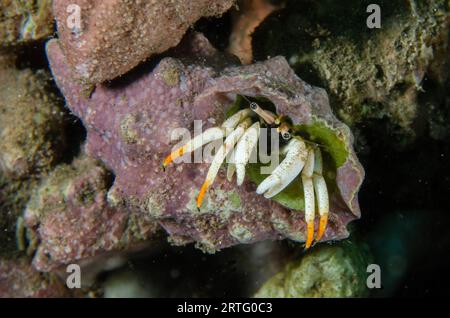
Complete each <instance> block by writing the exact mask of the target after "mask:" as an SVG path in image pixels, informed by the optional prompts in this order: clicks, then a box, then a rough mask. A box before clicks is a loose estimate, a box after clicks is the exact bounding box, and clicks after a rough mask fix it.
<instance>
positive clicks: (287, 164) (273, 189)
mask: <svg viewBox="0 0 450 318" xmlns="http://www.w3.org/2000/svg"><path fill="white" fill-rule="evenodd" d="M284 152H286V157H285V158H284V160H283V161H282V162H281V163H280V165H279V166H278V167H276V168H275V170H274V171H273V172H272V174H271V175H270V176H269V177H267V178H266V179H265V180H264V181H263V182H261V184H260V185H259V186H258V188H257V189H256V193H258V194H264V197H266V198H271V197H273V196H275V195H277V194H278V193H280V192H281V191H283V190H284V188H286V187H287V186H288V185H289V184H290V183H291V182H292V181H293V180H294V179H295V178H296V177H297V176H298V175H299V174H300V172H301V171H302V169H303V166H304V165H305V162H306V157H307V154H308V151H307V149H306V144H305V143H304V142H303V141H302V140H300V139H296V138H294V139H292V140H291V141H290V142H289V143H288V144H287V145H286V148H285V149H284Z"/></svg>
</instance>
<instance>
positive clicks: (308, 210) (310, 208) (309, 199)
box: [302, 149, 315, 249]
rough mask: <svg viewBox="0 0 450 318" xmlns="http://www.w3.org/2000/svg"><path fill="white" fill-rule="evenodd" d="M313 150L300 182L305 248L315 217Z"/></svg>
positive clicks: (311, 240) (310, 238) (308, 245)
mask: <svg viewBox="0 0 450 318" xmlns="http://www.w3.org/2000/svg"><path fill="white" fill-rule="evenodd" d="M314 161H315V160H314V150H313V149H310V150H309V152H308V158H307V159H306V163H305V166H304V167H303V170H302V184H303V192H304V198H305V220H306V224H307V236H306V243H305V248H306V249H308V248H309V247H310V246H311V244H312V242H313V238H314V218H315V215H314V214H315V199H314V185H313V173H314Z"/></svg>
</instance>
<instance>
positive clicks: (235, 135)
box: [197, 118, 252, 208]
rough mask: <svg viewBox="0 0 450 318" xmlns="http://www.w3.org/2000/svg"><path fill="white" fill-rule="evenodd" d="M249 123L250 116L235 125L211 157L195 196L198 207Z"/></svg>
mask: <svg viewBox="0 0 450 318" xmlns="http://www.w3.org/2000/svg"><path fill="white" fill-rule="evenodd" d="M251 123H252V121H251V119H250V118H247V119H245V120H244V121H243V122H242V123H240V124H239V125H238V126H237V128H236V129H235V130H233V131H232V132H231V133H230V134H229V135H228V137H227V138H226V139H225V142H224V143H223V145H222V146H220V148H219V150H218V151H217V153H216V155H215V156H214V158H213V161H212V163H211V165H210V167H209V170H208V174H207V175H206V180H205V182H204V183H203V185H202V187H201V189H200V193H199V195H198V197H197V207H198V208H200V207H201V205H202V202H203V198H204V196H205V193H206V191H207V190H208V188H209V187H210V186H211V185H212V184H213V182H214V179H215V178H216V176H217V173H218V172H219V169H220V166H221V165H222V163H223V162H224V160H225V158H226V157H227V155H228V154H229V153H230V151H232V150H233V148H234V146H235V145H236V143H237V142H238V141H239V139H240V138H241V137H242V135H243V134H244V133H245V131H246V130H247V128H248V127H249V126H250V125H251Z"/></svg>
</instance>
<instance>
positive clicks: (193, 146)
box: [163, 108, 252, 167]
mask: <svg viewBox="0 0 450 318" xmlns="http://www.w3.org/2000/svg"><path fill="white" fill-rule="evenodd" d="M251 114H252V111H251V110H250V109H249V108H247V109H243V110H241V111H239V112H237V113H236V114H234V115H232V116H231V117H230V118H228V119H227V120H226V121H225V122H224V123H223V124H222V126H221V127H213V128H209V129H207V130H205V131H204V132H203V133H202V134H200V135H197V136H196V137H194V138H193V139H191V140H189V141H188V142H187V143H186V144H185V145H183V146H182V147H180V148H177V149H175V150H174V151H173V152H172V153H171V154H170V155H168V156H167V157H166V158H165V159H164V162H163V166H164V167H167V166H168V165H169V164H170V163H171V162H172V161H173V160H175V159H176V158H178V157H181V156H183V155H184V154H185V153H190V152H193V151H195V150H197V149H198V148H200V147H202V146H203V145H206V144H207V143H210V142H211V141H214V140H217V139H221V138H223V137H226V136H227V135H228V134H229V133H230V132H231V130H232V129H234V128H235V127H236V126H237V125H238V124H239V123H240V122H241V121H242V120H243V119H244V118H246V117H249V116H250V115H251Z"/></svg>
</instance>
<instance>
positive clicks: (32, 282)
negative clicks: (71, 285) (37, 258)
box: [0, 257, 72, 298]
mask: <svg viewBox="0 0 450 318" xmlns="http://www.w3.org/2000/svg"><path fill="white" fill-rule="evenodd" d="M71 296H72V294H71V292H70V290H69V289H67V288H66V286H65V285H64V283H63V282H62V281H61V280H60V279H59V278H58V277H57V276H56V275H54V274H43V273H40V272H38V271H36V270H35V269H34V268H33V267H32V266H31V265H30V262H29V259H28V258H26V257H21V258H17V259H3V258H0V298H24V297H26V298H52V297H57V298H60V297H71Z"/></svg>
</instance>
